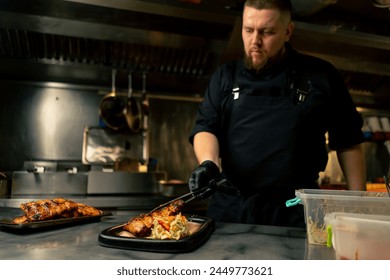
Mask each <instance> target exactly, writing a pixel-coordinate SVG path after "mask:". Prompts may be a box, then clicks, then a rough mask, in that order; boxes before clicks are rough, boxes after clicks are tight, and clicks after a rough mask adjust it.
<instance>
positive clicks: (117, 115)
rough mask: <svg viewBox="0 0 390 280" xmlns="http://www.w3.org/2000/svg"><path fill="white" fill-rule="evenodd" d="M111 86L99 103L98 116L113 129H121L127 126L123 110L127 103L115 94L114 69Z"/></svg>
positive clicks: (114, 70) (113, 70)
mask: <svg viewBox="0 0 390 280" xmlns="http://www.w3.org/2000/svg"><path fill="white" fill-rule="evenodd" d="M111 75H112V88H111V92H110V93H108V94H106V95H105V96H104V97H103V99H102V101H101V103H100V117H101V118H102V120H103V121H104V123H105V124H106V125H107V127H109V128H111V129H113V130H121V129H123V128H125V127H126V126H127V121H126V117H125V114H124V111H125V110H126V106H127V104H126V103H125V102H124V100H123V99H122V98H121V97H119V96H118V95H117V94H116V89H115V77H116V69H112V73H111Z"/></svg>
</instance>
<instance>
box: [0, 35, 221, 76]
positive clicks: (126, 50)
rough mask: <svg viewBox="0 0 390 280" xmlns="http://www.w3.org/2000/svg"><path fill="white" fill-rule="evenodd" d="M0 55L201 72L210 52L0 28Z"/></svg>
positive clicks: (189, 73)
mask: <svg viewBox="0 0 390 280" xmlns="http://www.w3.org/2000/svg"><path fill="white" fill-rule="evenodd" d="M0 56H1V57H3V58H13V59H28V60H31V61H35V62H40V63H49V64H62V65H63V64H88V65H94V66H105V67H114V68H118V69H130V70H134V71H154V72H160V73H164V74H174V75H184V76H195V77H196V76H202V75H204V74H205V73H207V71H208V68H209V67H210V65H209V64H210V61H212V59H213V58H212V53H211V52H209V51H208V50H202V49H185V48H171V47H161V46H150V45H142V44H132V43H126V42H114V41H106V40H97V39H89V38H80V37H71V36H63V35H54V34H44V33H37V32H30V31H25V30H14V29H12V30H10V29H0Z"/></svg>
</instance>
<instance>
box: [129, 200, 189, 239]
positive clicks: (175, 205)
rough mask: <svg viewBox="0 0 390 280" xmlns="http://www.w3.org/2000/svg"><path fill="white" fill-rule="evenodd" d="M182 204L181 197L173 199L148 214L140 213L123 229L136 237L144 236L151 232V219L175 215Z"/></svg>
mask: <svg viewBox="0 0 390 280" xmlns="http://www.w3.org/2000/svg"><path fill="white" fill-rule="evenodd" d="M183 206H184V201H183V200H181V199H178V200H175V201H173V202H172V203H170V204H169V205H167V206H166V207H163V208H161V209H157V210H156V211H153V212H151V213H148V214H141V215H139V216H137V217H135V218H132V219H130V220H129V221H128V222H127V223H126V224H125V225H124V226H123V229H124V230H127V231H129V232H131V233H132V234H134V235H135V236H136V237H146V236H149V235H150V234H151V231H152V227H153V219H155V218H158V217H166V216H174V215H177V214H178V213H179V212H180V210H181V209H182V208H183Z"/></svg>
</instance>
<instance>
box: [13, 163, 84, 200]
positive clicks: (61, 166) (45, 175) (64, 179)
mask: <svg viewBox="0 0 390 280" xmlns="http://www.w3.org/2000/svg"><path fill="white" fill-rule="evenodd" d="M88 170H89V167H88V166H84V165H83V164H82V163H81V162H76V161H74V162H71V161H64V162H60V161H57V162H54V161H26V162H25V163H24V167H23V170H19V171H14V172H13V173H12V186H11V194H10V196H11V198H14V197H18V196H19V197H20V196H30V195H34V196H53V195H56V196H62V195H64V196H65V195H66V196H70V195H86V193H87V174H88V173H87V172H88Z"/></svg>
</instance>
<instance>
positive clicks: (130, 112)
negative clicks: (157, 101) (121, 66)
mask: <svg viewBox="0 0 390 280" xmlns="http://www.w3.org/2000/svg"><path fill="white" fill-rule="evenodd" d="M132 80H133V79H132V74H131V72H130V73H129V75H128V82H129V88H128V94H127V102H126V107H125V108H124V114H125V118H126V122H127V125H128V126H129V128H130V130H131V131H133V132H138V131H139V130H140V129H141V111H140V109H139V106H138V102H137V100H136V99H135V98H134V97H133V96H132V93H133V81H132Z"/></svg>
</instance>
